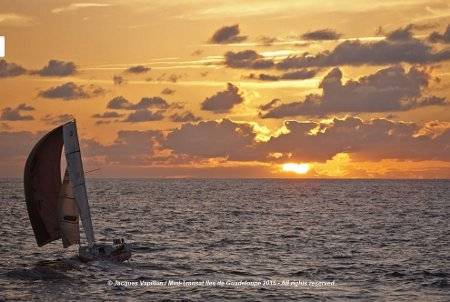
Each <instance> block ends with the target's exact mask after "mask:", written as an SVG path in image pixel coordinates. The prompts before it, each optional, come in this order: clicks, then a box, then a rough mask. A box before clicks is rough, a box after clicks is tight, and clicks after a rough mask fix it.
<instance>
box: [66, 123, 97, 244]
mask: <svg viewBox="0 0 450 302" xmlns="http://www.w3.org/2000/svg"><path fill="white" fill-rule="evenodd" d="M63 140H64V153H65V155H66V161H67V168H68V170H69V178H70V181H71V183H72V187H73V193H74V197H75V201H76V202H77V205H78V209H79V210H80V217H81V222H82V224H83V229H84V232H85V233H86V239H87V241H88V243H89V246H92V245H93V244H94V242H95V238H94V229H93V227H92V220H91V210H90V208H89V202H88V197H87V191H86V184H85V180H84V171H83V161H82V160H81V152H80V143H79V141H78V133H77V126H76V122H75V120H73V121H71V122H68V123H66V124H64V126H63Z"/></svg>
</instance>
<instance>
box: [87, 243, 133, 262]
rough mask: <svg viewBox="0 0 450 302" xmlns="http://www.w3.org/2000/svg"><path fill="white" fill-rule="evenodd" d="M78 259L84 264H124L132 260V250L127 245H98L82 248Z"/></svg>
mask: <svg viewBox="0 0 450 302" xmlns="http://www.w3.org/2000/svg"><path fill="white" fill-rule="evenodd" d="M78 258H80V260H81V261H83V262H91V261H111V262H124V261H127V260H129V259H130V258H131V249H130V247H129V245H127V244H126V243H123V244H120V245H110V244H102V243H96V244H94V245H93V246H80V248H79V249H78Z"/></svg>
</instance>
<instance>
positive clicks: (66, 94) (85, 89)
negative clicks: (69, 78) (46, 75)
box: [38, 82, 105, 101]
mask: <svg viewBox="0 0 450 302" xmlns="http://www.w3.org/2000/svg"><path fill="white" fill-rule="evenodd" d="M104 92H105V90H104V89H103V88H101V87H99V86H95V85H92V84H91V85H88V86H84V85H80V86H78V85H77V84H75V83H74V82H67V83H65V84H62V85H59V86H55V87H50V88H48V89H46V90H43V91H40V92H39V94H38V96H40V97H43V98H47V99H63V100H66V101H69V100H77V99H88V98H93V97H96V96H99V95H102V94H103V93H104Z"/></svg>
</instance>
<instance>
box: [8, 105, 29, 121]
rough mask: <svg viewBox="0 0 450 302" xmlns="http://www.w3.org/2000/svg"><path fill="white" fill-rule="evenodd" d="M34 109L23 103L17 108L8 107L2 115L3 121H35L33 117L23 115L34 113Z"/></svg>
mask: <svg viewBox="0 0 450 302" xmlns="http://www.w3.org/2000/svg"><path fill="white" fill-rule="evenodd" d="M33 110H34V108H33V107H31V106H29V105H27V104H25V103H22V104H20V105H19V106H17V107H16V108H11V107H6V108H3V109H2V111H1V114H0V120H1V121H31V120H34V117H33V116H32V115H26V114H25V115H23V114H22V113H21V112H22V111H33Z"/></svg>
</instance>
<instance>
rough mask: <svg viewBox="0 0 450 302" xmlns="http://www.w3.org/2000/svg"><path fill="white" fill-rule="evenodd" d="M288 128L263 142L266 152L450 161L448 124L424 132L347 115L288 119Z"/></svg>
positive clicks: (313, 157) (296, 156) (318, 157)
mask: <svg viewBox="0 0 450 302" xmlns="http://www.w3.org/2000/svg"><path fill="white" fill-rule="evenodd" d="M285 127H286V128H287V130H288V132H287V133H285V134H281V135H279V136H277V137H272V138H270V140H269V141H267V142H266V143H264V146H263V148H264V149H265V150H266V152H280V153H282V154H290V155H289V159H290V160H298V161H306V162H308V161H320V162H322V161H325V160H328V159H331V158H332V157H333V156H334V155H336V154H338V153H342V152H345V153H350V154H351V156H352V158H353V159H354V160H368V161H378V160H381V159H399V160H445V161H448V160H450V152H449V151H450V150H449V148H450V146H449V144H448V142H449V141H450V127H448V126H446V127H445V128H444V130H443V131H441V132H440V133H438V134H436V133H433V134H430V133H428V134H421V130H422V127H420V126H419V125H418V124H415V123H405V122H394V121H390V120H387V119H372V120H369V121H363V120H361V119H359V118H355V117H347V118H344V119H337V118H335V119H334V120H333V121H332V123H328V124H323V123H316V122H298V121H287V122H285ZM313 130H316V131H313ZM312 131H313V133H312ZM284 160H286V158H285V159H284Z"/></svg>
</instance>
